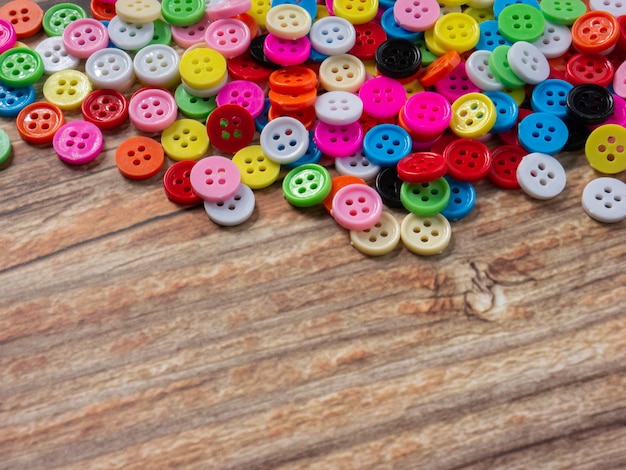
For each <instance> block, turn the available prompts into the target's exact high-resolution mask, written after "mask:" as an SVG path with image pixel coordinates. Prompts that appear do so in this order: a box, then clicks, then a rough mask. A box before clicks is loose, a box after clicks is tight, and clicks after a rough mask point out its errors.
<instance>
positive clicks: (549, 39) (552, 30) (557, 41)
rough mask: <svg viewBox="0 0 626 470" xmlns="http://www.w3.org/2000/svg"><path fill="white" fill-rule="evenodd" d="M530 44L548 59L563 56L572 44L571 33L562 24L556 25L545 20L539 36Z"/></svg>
mask: <svg viewBox="0 0 626 470" xmlns="http://www.w3.org/2000/svg"><path fill="white" fill-rule="evenodd" d="M532 44H533V45H534V46H536V47H537V49H539V50H540V51H541V53H542V54H543V55H544V56H545V57H546V58H548V59H555V58H557V57H561V56H563V55H564V54H565V53H566V52H567V51H568V50H569V48H570V45H571V44H572V33H571V32H570V30H569V28H568V27H567V26H564V25H557V24H553V23H550V22H549V21H546V26H545V27H544V30H543V33H542V34H541V37H540V38H539V39H537V40H536V41H533V42H532Z"/></svg>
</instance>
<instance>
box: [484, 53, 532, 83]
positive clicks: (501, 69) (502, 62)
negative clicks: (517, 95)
mask: <svg viewBox="0 0 626 470" xmlns="http://www.w3.org/2000/svg"><path fill="white" fill-rule="evenodd" d="M510 48H511V46H506V45H502V46H498V47H496V48H495V49H494V50H493V52H492V53H491V55H490V56H489V68H490V69H491V73H493V75H494V77H496V80H498V81H499V82H500V83H502V84H503V85H504V86H508V87H509V88H521V87H523V86H524V85H525V83H524V81H523V80H521V79H520V78H519V77H518V76H517V75H515V72H513V70H512V69H511V66H510V65H509V59H507V54H508V52H509V49H510Z"/></svg>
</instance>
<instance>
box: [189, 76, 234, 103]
mask: <svg viewBox="0 0 626 470" xmlns="http://www.w3.org/2000/svg"><path fill="white" fill-rule="evenodd" d="M181 83H182V84H183V88H184V89H185V90H186V91H187V93H189V94H190V95H193V96H195V97H197V98H210V97H211V96H216V95H217V94H218V93H219V92H220V90H221V89H222V88H223V87H224V85H226V83H228V74H225V75H224V78H222V81H221V82H220V83H218V84H217V85H215V86H214V87H211V88H194V87H192V86H189V85H187V83H186V82H185V81H184V80H181Z"/></svg>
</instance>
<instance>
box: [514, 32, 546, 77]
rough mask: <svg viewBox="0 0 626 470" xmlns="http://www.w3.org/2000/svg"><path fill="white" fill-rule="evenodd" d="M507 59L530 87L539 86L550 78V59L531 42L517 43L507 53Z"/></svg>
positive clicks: (516, 73)
mask: <svg viewBox="0 0 626 470" xmlns="http://www.w3.org/2000/svg"><path fill="white" fill-rule="evenodd" d="M506 58H507V60H508V62H509V65H510V66H511V70H513V72H514V73H515V75H517V76H518V77H519V78H520V79H521V80H523V81H524V82H526V83H528V84H530V85H537V84H538V83H541V82H543V81H544V80H547V79H548V77H549V76H550V64H549V63H548V59H546V56H544V55H543V53H542V52H541V51H540V50H539V49H537V47H535V46H533V45H532V44H531V43H529V42H526V41H517V42H516V43H515V44H513V45H512V46H511V48H510V49H509V51H508V52H507V56H506Z"/></svg>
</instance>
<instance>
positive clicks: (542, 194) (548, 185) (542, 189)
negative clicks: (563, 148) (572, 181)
mask: <svg viewBox="0 0 626 470" xmlns="http://www.w3.org/2000/svg"><path fill="white" fill-rule="evenodd" d="M566 181H567V178H566V176H565V170H564V169H563V166H562V165H561V164H560V163H559V161H558V160H557V159H556V158H554V157H552V156H550V155H547V154H545V153H539V152H533V153H529V154H528V155H526V156H525V157H524V158H522V161H521V162H520V164H519V166H518V167H517V182H518V183H519V185H520V187H521V188H522V190H523V191H524V192H525V193H526V194H528V195H529V196H530V197H534V198H535V199H551V198H553V197H555V196H558V195H559V194H561V191H563V189H565V182H566Z"/></svg>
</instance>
